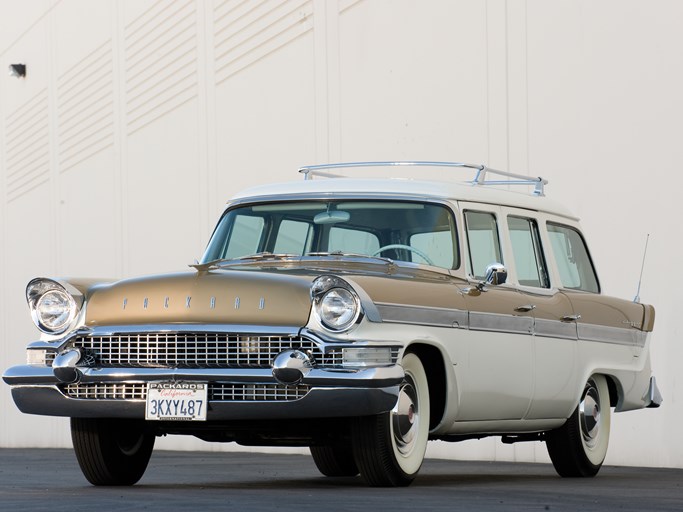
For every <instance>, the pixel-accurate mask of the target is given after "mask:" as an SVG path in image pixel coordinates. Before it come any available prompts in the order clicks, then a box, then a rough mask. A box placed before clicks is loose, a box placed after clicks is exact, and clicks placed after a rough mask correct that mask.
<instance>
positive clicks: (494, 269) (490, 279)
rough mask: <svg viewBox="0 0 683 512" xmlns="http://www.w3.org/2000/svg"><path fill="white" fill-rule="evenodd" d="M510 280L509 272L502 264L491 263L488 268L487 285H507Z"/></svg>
mask: <svg viewBox="0 0 683 512" xmlns="http://www.w3.org/2000/svg"><path fill="white" fill-rule="evenodd" d="M507 279H508V271H507V269H506V268H505V265H503V264H502V263H498V262H496V263H491V264H490V265H489V266H488V267H486V278H485V281H486V284H491V285H499V284H505V281H507Z"/></svg>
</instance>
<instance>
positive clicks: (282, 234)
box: [273, 219, 313, 256]
mask: <svg viewBox="0 0 683 512" xmlns="http://www.w3.org/2000/svg"><path fill="white" fill-rule="evenodd" d="M312 231H313V230H312V227H311V225H310V224H308V223H307V222H299V221H296V220H286V219H285V220H283V221H282V222H280V228H279V229H278V232H277V238H276V239H275V247H274V248H273V252H274V253H276V254H297V255H299V256H300V255H302V254H304V253H306V252H309V251H310V245H311V233H312Z"/></svg>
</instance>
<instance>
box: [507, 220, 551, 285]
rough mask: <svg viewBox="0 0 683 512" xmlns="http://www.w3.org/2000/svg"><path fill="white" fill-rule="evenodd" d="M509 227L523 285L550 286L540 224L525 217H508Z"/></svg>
mask: <svg viewBox="0 0 683 512" xmlns="http://www.w3.org/2000/svg"><path fill="white" fill-rule="evenodd" d="M508 229H509V230H510V241H511V242H512V255H513V257H514V258H515V268H516V269H517V279H518V281H519V284H521V285H523V286H535V287H537V288H550V280H549V279H548V270H547V267H546V264H545V258H544V257H543V249H542V247H541V240H540V237H539V235H538V224H537V223H536V221H535V220H533V219H528V218H525V217H512V216H510V217H508Z"/></svg>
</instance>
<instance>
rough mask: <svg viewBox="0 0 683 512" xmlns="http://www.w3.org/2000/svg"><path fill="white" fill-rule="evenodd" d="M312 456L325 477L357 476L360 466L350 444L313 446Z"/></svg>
mask: <svg viewBox="0 0 683 512" xmlns="http://www.w3.org/2000/svg"><path fill="white" fill-rule="evenodd" d="M310 450H311V455H312V456H313V461H314V462H315V465H316V467H317V468H318V470H319V471H320V472H321V473H322V474H323V475H325V476H356V475H357V474H358V466H356V461H355V460H354V458H353V450H352V449H351V445H350V443H335V444H329V445H324V446H311V448H310Z"/></svg>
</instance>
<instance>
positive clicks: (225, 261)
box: [190, 251, 301, 272]
mask: <svg viewBox="0 0 683 512" xmlns="http://www.w3.org/2000/svg"><path fill="white" fill-rule="evenodd" d="M300 257H301V256H299V255H298V254H290V253H279V254H274V253H272V252H267V251H265V252H257V253H256V254H248V255H246V256H240V257H239V258H220V259H217V260H212V261H207V262H206V263H195V264H193V265H190V267H192V268H195V269H197V270H198V271H200V272H202V271H206V270H211V269H213V268H222V267H227V266H230V265H239V264H241V263H246V262H250V261H262V260H285V259H289V258H300Z"/></svg>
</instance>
